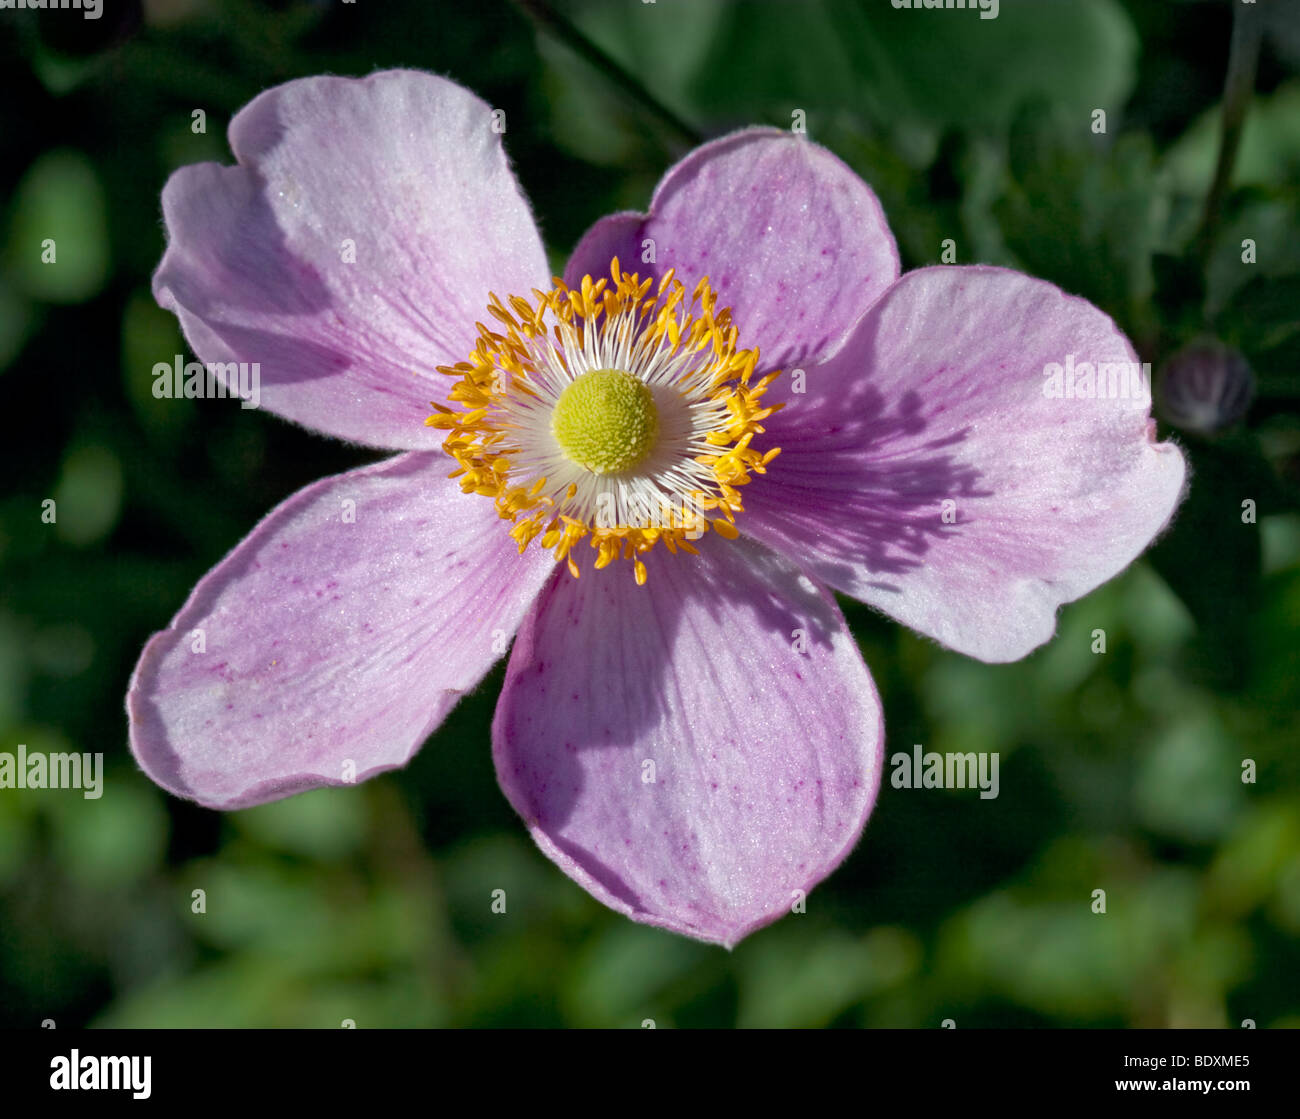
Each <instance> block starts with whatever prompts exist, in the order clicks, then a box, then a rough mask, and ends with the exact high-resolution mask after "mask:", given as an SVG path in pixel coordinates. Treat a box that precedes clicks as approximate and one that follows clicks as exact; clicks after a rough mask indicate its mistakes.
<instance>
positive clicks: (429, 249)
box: [153, 71, 549, 449]
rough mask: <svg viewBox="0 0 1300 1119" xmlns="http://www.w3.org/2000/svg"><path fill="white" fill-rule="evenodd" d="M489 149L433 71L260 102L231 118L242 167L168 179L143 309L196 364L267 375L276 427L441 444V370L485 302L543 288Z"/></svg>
mask: <svg viewBox="0 0 1300 1119" xmlns="http://www.w3.org/2000/svg"><path fill="white" fill-rule="evenodd" d="M500 141H501V137H500V135H499V134H498V132H497V131H495V130H494V129H493V118H492V110H491V109H490V108H489V106H488V105H486V104H485V103H484V102H482V101H480V100H479V99H478V98H477V97H475V96H474V95H473V94H471V93H469V92H468V91H467V90H464V89H462V88H461V87H460V86H458V85H456V84H455V83H453V82H449V81H447V80H446V79H445V78H439V77H435V76H434V75H432V74H421V73H416V72H413V71H388V72H385V73H378V74H373V75H371V76H370V77H368V78H364V79H354V78H335V77H319V78H304V79H302V80H300V81H293V82H288V83H286V84H285V85H281V86H277V87H276V88H274V89H271V90H268V91H267V92H265V93H263V94H262V95H261V96H259V97H257V98H256V99H255V100H253V101H252V102H250V103H249V104H248V105H247V106H245V108H244V109H242V110H241V111H240V112H239V113H238V115H236V117H235V118H234V120H233V121H231V124H230V146H231V148H232V150H233V151H234V153H235V157H236V158H237V159H238V160H239V165H238V166H235V167H222V166H219V165H217V164H215V163H202V164H196V165H194V166H191V167H183V168H181V169H180V170H179V171H177V172H176V173H175V174H174V175H173V176H172V177H171V179H170V180H169V181H168V183H167V186H166V188H165V189H164V191H163V216H164V218H165V220H166V224H167V231H168V237H169V242H168V246H167V251H166V253H165V255H164V256H163V259H162V263H161V264H160V265H159V266H158V271H157V273H156V274H155V275H154V281H153V284H154V295H155V297H156V298H157V300H158V302H159V303H160V304H161V305H162V306H163V307H165V308H168V309H170V310H173V311H175V312H176V314H177V317H178V318H179V319H180V321H181V326H182V328H183V329H184V331H185V336H186V338H187V339H188V340H189V342H190V345H191V346H192V347H193V349H194V352H195V353H196V354H197V355H198V356H199V358H200V359H201V360H202V361H204V362H223V363H224V362H236V361H237V362H248V363H252V362H257V363H259V364H260V367H261V369H260V373H261V403H262V405H264V406H265V407H266V408H268V409H269V410H271V411H272V412H275V413H276V414H278V415H280V416H284V417H285V418H287V419H290V420H293V421H294V422H296V423H300V424H304V425H305V426H307V427H310V428H314V429H316V430H318V431H322V432H325V433H326V434H329V435H336V436H339V437H341V438H344V439H351V440H355V441H357V442H360V443H366V444H370V445H372V446H378V447H391V448H396V449H408V448H409V449H425V448H431V447H434V446H436V445H438V443H439V442H440V440H441V438H442V436H441V434H440V433H438V432H436V431H432V430H430V429H428V428H426V427H424V426H423V422H424V418H425V417H426V416H427V415H428V413H429V408H428V405H429V402H430V401H431V400H438V401H442V400H444V399H445V397H446V393H447V390H448V388H449V387H450V385H451V379H450V378H448V377H444V376H442V375H440V374H438V373H436V372H435V366H437V365H439V364H450V363H453V362H457V361H464V360H465V358H466V357H467V355H468V354H469V352H470V350H471V349H472V348H473V346H474V344H475V341H476V338H477V336H476V333H475V329H474V324H475V322H476V321H477V320H480V319H485V318H487V299H488V292H489V290H490V289H491V290H495V291H497V292H498V293H499V294H502V295H503V296H504V295H505V294H506V293H509V292H523V293H525V294H526V293H527V292H528V291H530V290H531V289H532V288H533V287H536V286H538V285H539V284H540V285H542V286H546V284H547V279H548V276H549V272H548V270H547V265H546V257H545V254H544V253H543V251H542V245H541V241H540V239H539V237H538V234H537V229H536V226H535V225H534V224H533V219H532V216H531V214H530V212H529V209H528V203H527V202H526V201H525V200H524V198H523V196H522V194H520V191H519V186H518V184H517V183H516V182H515V178H514V175H513V174H512V173H511V171H510V167H509V165H508V163H507V162H506V157H505V153H504V152H503V151H502V148H501V142H500ZM351 257H354V258H355V259H354V260H353V261H352V262H349V258H351Z"/></svg>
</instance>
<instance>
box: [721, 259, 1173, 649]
mask: <svg viewBox="0 0 1300 1119" xmlns="http://www.w3.org/2000/svg"><path fill="white" fill-rule="evenodd" d="M1071 355H1072V358H1071ZM1069 360H1073V362H1075V363H1084V362H1087V363H1091V364H1092V365H1094V366H1098V365H1100V364H1101V363H1116V362H1124V363H1126V365H1127V363H1135V362H1137V357H1136V355H1135V354H1134V352H1133V348H1132V346H1131V345H1130V344H1129V342H1128V340H1127V339H1126V338H1125V337H1124V336H1123V335H1122V334H1121V333H1120V332H1119V330H1118V329H1117V328H1116V326H1115V324H1114V322H1112V321H1111V319H1110V318H1109V317H1107V316H1106V315H1105V314H1103V313H1102V312H1101V311H1099V310H1097V308H1096V307H1093V306H1092V305H1091V304H1089V303H1087V302H1085V301H1084V300H1082V299H1078V298H1075V297H1072V296H1068V295H1065V294H1064V293H1063V292H1061V291H1060V290H1059V289H1058V288H1056V287H1054V286H1052V285H1051V284H1048V283H1045V282H1043V281H1041V280H1035V279H1031V278H1030V277H1028V276H1024V275H1021V274H1020V273H1017V272H1009V271H1005V270H1003V269H999V268H986V267H970V268H955V267H946V268H945V267H938V268H923V269H920V270H918V271H916V272H910V273H908V274H907V275H906V276H904V277H903V278H902V279H901V280H900V281H899V282H898V283H897V284H896V285H895V286H894V287H893V288H892V289H891V290H890V291H889V292H888V293H887V294H886V295H885V296H884V298H882V299H881V300H880V302H879V303H877V304H876V305H875V307H873V308H872V310H871V311H870V312H869V313H868V314H867V315H866V316H865V317H864V319H863V321H862V323H861V324H860V325H859V326H858V328H857V330H856V331H855V332H854V334H853V336H852V337H851V338H850V339H849V341H848V343H847V344H846V345H845V347H844V348H843V350H842V351H840V353H838V354H837V355H836V356H835V357H833V358H832V359H831V360H829V361H828V362H827V363H825V364H824V365H822V366H818V367H810V368H809V369H808V370H807V375H806V382H805V384H804V389H805V391H804V392H803V393H799V392H798V391H797V387H798V386H797V385H796V384H795V383H794V381H793V379H787V378H782V379H781V380H780V381H778V383H777V385H778V387H776V388H774V389H773V391H772V393H771V397H772V399H780V398H783V399H784V400H785V401H786V404H787V406H786V408H785V409H784V410H783V411H781V412H779V413H778V414H777V415H776V416H774V417H772V419H771V421H770V422H769V423H768V433H767V435H766V436H764V437H763V439H764V442H763V444H762V445H763V446H780V447H781V448H782V451H781V454H780V455H779V456H778V457H777V458H776V459H775V460H774V461H773V462H772V463H771V465H770V466H769V468H768V473H767V475H766V476H765V477H763V478H761V479H759V480H757V481H755V482H754V483H753V484H751V485H749V486H747V487H746V488H745V490H744V502H745V510H746V511H745V513H744V514H743V515H742V516H741V518H739V519H738V525H739V527H740V528H741V529H742V530H743V531H745V532H746V533H749V534H751V535H753V536H754V537H756V538H757V539H759V540H762V541H764V542H766V543H767V544H769V545H770V546H771V547H774V548H777V549H778V550H780V551H782V552H784V553H785V554H786V555H788V556H790V557H792V558H794V559H795V560H796V561H797V562H799V563H801V564H802V565H804V567H805V568H806V569H807V570H809V571H811V572H813V573H815V574H816V575H817V576H818V577H819V578H821V579H824V580H825V581H826V582H828V583H830V584H831V585H832V586H834V587H836V588H837V589H839V590H841V591H844V592H846V593H847V594H851V595H853V596H855V597H857V598H860V599H862V600H864V601H866V602H868V603H870V604H872V605H873V606H876V607H879V608H880V609H881V610H884V611H885V612H886V613H888V614H890V615H892V616H893V617H895V618H897V619H898V620H899V621H901V622H904V623H905V624H907V625H909V626H912V627H913V628H914V629H917V630H920V631H921V632H922V633H924V634H927V635H929V636H930V637H933V638H935V639H936V640H938V641H940V642H942V643H943V644H945V645H947V646H949V647H951V648H953V649H956V650H958V651H960V652H963V653H968V654H970V655H971V656H974V657H979V658H980V659H982V660H986V661H1009V660H1016V659H1018V658H1020V657H1023V656H1024V655H1025V654H1026V653H1028V652H1030V651H1031V650H1032V649H1034V648H1036V647H1037V646H1039V645H1041V644H1042V643H1043V642H1045V641H1047V640H1048V639H1049V638H1050V637H1051V636H1052V633H1053V632H1054V630H1055V625H1056V618H1055V615H1056V610H1057V608H1058V607H1059V606H1060V605H1061V604H1062V603H1065V602H1070V601H1072V600H1074V599H1076V598H1079V597H1080V596H1081V595H1084V594H1086V593H1087V592H1088V591H1090V590H1092V589H1093V588H1094V587H1096V586H1097V585H1098V584H1100V583H1104V582H1105V581H1106V580H1107V579H1110V578H1111V577H1112V576H1114V575H1116V574H1118V573H1119V572H1120V571H1122V570H1123V569H1124V568H1125V567H1127V566H1128V565H1129V564H1130V563H1131V562H1132V561H1133V560H1134V558H1136V557H1137V555H1138V554H1139V553H1141V552H1142V550H1143V549H1145V548H1146V547H1147V545H1148V544H1150V543H1151V541H1152V539H1153V538H1154V537H1155V536H1156V535H1157V534H1158V533H1159V532H1160V530H1161V529H1162V528H1163V527H1164V526H1165V525H1166V523H1167V522H1168V521H1169V518H1170V517H1171V516H1172V514H1173V512H1174V509H1175V508H1176V507H1177V505H1178V502H1179V500H1180V498H1181V495H1182V491H1183V475H1184V463H1183V456H1182V454H1181V452H1180V451H1179V450H1178V448H1177V447H1175V446H1174V445H1172V444H1169V443H1157V442H1155V428H1154V424H1153V422H1152V421H1151V418H1150V406H1151V400H1150V391H1149V379H1148V380H1147V381H1146V382H1144V384H1143V386H1142V387H1141V388H1140V390H1139V391H1136V392H1133V391H1130V392H1129V395H1128V396H1127V397H1126V398H1119V397H1118V395H1116V396H1115V397H1110V395H1109V394H1110V392H1111V389H1110V373H1109V371H1108V372H1107V385H1106V391H1107V398H1103V399H1096V398H1094V399H1068V400H1066V399H1052V398H1050V397H1049V396H1048V395H1046V393H1045V384H1046V382H1047V381H1048V380H1049V378H1048V377H1046V376H1045V375H1044V370H1045V369H1046V368H1047V367H1048V366H1049V365H1050V364H1052V363H1056V364H1058V365H1061V366H1062V367H1064V366H1065V365H1066V363H1067V361H1069ZM1119 385H1120V382H1119V380H1118V378H1117V379H1116V389H1115V393H1116V394H1118V393H1119V392H1120V391H1122V390H1121V389H1120V387H1119ZM765 402H766V399H765ZM945 503H950V504H945Z"/></svg>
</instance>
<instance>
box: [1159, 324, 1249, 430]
mask: <svg viewBox="0 0 1300 1119" xmlns="http://www.w3.org/2000/svg"><path fill="white" fill-rule="evenodd" d="M1254 396H1255V377H1254V374H1253V373H1251V371H1250V365H1249V364H1248V363H1247V361H1246V359H1245V358H1244V357H1243V356H1242V354H1241V352H1240V351H1239V350H1235V349H1233V348H1232V347H1231V346H1227V345H1224V343H1222V342H1220V341H1219V340H1218V339H1215V338H1208V339H1198V340H1197V341H1195V342H1191V343H1189V344H1188V345H1186V346H1184V347H1183V348H1182V349H1181V350H1179V351H1178V352H1177V353H1176V354H1174V355H1173V357H1171V358H1170V359H1169V360H1168V361H1167V362H1165V365H1164V368H1163V369H1162V370H1161V372H1160V380H1159V382H1158V384H1157V386H1156V406H1157V407H1158V409H1159V411H1160V414H1161V416H1163V417H1164V418H1165V419H1166V420H1168V421H1169V422H1170V423H1171V424H1174V425H1175V426H1177V427H1181V428H1183V429H1185V430H1187V431H1195V432H1197V433H1199V434H1202V435H1209V434H1211V433H1213V432H1216V431H1221V430H1222V429H1223V428H1225V427H1228V426H1230V425H1231V424H1234V423H1236V422H1237V420H1239V419H1241V417H1242V416H1244V415H1245V414H1246V409H1247V408H1249V407H1250V402H1251V401H1252V400H1253V399H1254Z"/></svg>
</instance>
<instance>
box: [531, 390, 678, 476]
mask: <svg viewBox="0 0 1300 1119" xmlns="http://www.w3.org/2000/svg"><path fill="white" fill-rule="evenodd" d="M551 430H552V431H553V432H554V433H555V441H556V442H557V443H559V445H560V450H562V451H563V452H564V454H565V456H566V457H567V458H568V459H569V460H570V461H571V462H574V463H577V465H579V466H581V467H582V468H583V469H584V470H589V471H591V473H593V474H610V473H614V472H615V471H619V470H630V469H631V468H632V467H634V466H636V465H637V464H638V463H640V462H641V461H643V460H644V459H645V457H646V456H647V455H648V454H649V453H650V452H651V451H652V450H653V449H654V445H655V440H656V439H657V438H658V436H659V409H658V408H656V407H655V402H654V397H653V396H651V395H650V390H649V389H648V388H646V386H645V384H644V383H643V382H642V381H640V380H638V379H637V378H636V377H633V376H632V374H631V373H624V372H623V370H621V369H593V370H591V371H590V372H588V373H584V374H583V375H582V376H581V377H579V378H578V379H577V380H576V381H574V382H573V383H572V384H571V385H569V386H568V387H567V388H566V389H565V390H564V391H563V392H562V393H560V399H559V400H558V401H557V402H556V405H555V412H554V413H553V415H552V417H551Z"/></svg>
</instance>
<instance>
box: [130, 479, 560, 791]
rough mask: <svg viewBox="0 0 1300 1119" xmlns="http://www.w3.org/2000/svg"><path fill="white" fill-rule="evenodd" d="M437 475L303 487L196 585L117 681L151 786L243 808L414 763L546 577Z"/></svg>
mask: <svg viewBox="0 0 1300 1119" xmlns="http://www.w3.org/2000/svg"><path fill="white" fill-rule="evenodd" d="M447 465H448V460H447V458H446V457H445V456H444V455H441V454H409V455H401V456H398V457H397V458H393V459H389V460H388V461H387V462H382V463H379V464H377V465H374V466H367V467H364V468H362V469H360V470H354V471H351V472H350V473H347V474H340V475H338V476H336V477H333V478H326V479H324V480H322V481H320V482H316V483H314V484H313V485H310V486H308V487H307V488H306V489H304V490H301V491H299V492H298V493H297V494H295V495H294V496H293V497H291V498H289V499H288V500H287V501H285V502H284V503H283V504H282V505H280V506H279V507H278V508H277V509H275V510H274V511H273V512H272V513H271V514H270V515H268V516H267V517H266V518H265V519H264V520H263V521H262V522H261V523H260V524H259V525H258V526H257V527H256V528H255V529H254V530H253V531H252V533H251V534H250V535H249V536H248V537H247V538H246V539H245V540H244V541H243V542H242V543H240V544H239V545H238V546H237V547H236V548H235V549H234V551H232V552H231V553H230V555H228V556H227V557H226V558H225V559H224V560H222V561H221V563H219V564H218V565H217V566H216V567H215V568H213V569H212V571H210V572H209V573H208V574H207V575H206V576H205V577H204V578H203V579H202V580H201V581H200V582H199V584H198V586H197V587H195V589H194V592H193V593H192V594H191V595H190V599H189V601H188V602H187V603H186V604H185V606H184V607H183V608H182V609H181V612H180V613H179V614H178V615H177V616H176V618H175V619H174V620H173V621H172V623H171V625H170V627H169V628H168V629H166V630H164V631H163V632H161V633H158V634H155V635H154V637H153V638H152V639H151V640H150V642H149V644H148V645H147V646H146V647H145V650H144V653H143V654H142V655H141V657H140V663H139V664H138V665H137V666H136V670H135V674H134V676H133V677H132V680H131V690H130V693H129V695H128V696H127V711H128V713H129V715H130V724H131V726H130V730H131V749H132V751H133V752H134V754H135V757H136V760H137V761H138V762H139V763H140V765H141V766H142V767H143V769H144V771H145V772H146V773H147V774H148V775H149V776H150V777H152V778H153V779H154V780H155V781H156V782H157V783H158V784H160V785H161V786H163V788H165V789H168V790H169V791H171V792H173V793H175V794H176V795H177V796H183V797H189V798H191V799H193V800H197V801H199V802H200V803H201V804H205V805H208V806H209V807H212V808H241V807H244V806H247V805H251V804H259V803H261V802H264V801H268V800H275V799H276V798H278V797H283V796H288V795H289V794H290V793H296V792H301V791H302V790H304V789H310V788H316V787H318V786H321V785H340V784H348V783H350V782H351V781H352V780H361V779H363V778H366V777H370V776H372V775H373V774H376V773H380V772H382V771H383V770H387V769H393V768H395V767H397V766H401V765H404V764H405V763H406V762H407V761H409V760H410V758H411V756H412V754H414V753H415V751H416V750H417V749H418V748H419V746H420V745H421V743H423V741H424V740H425V738H426V737H428V735H429V734H430V733H432V731H433V730H434V728H436V727H437V726H438V724H439V723H440V722H442V720H443V718H444V717H445V716H446V714H447V712H448V711H450V710H451V708H452V707H453V706H454V705H455V704H456V701H457V700H458V699H459V698H460V697H461V696H462V695H463V694H464V693H465V692H467V691H469V690H470V689H472V688H473V687H474V686H475V685H476V684H477V683H478V681H479V680H480V679H481V678H482V676H483V674H484V673H485V672H486V671H487V670H488V668H489V667H491V665H492V663H493V662H494V661H496V660H497V659H498V658H499V657H500V656H501V655H502V654H503V653H504V652H505V648H506V644H507V642H508V641H509V639H510V636H511V635H512V634H513V633H514V631H515V629H516V627H517V626H518V624H519V622H520V619H521V618H522V617H523V615H524V613H525V611H527V609H528V608H529V606H530V604H531V603H532V602H533V600H534V599H535V597H536V595H537V592H538V590H539V588H540V587H541V586H542V585H543V583H544V582H545V580H546V578H547V576H548V574H549V573H550V571H551V570H552V569H553V568H554V561H553V557H551V556H549V555H548V554H546V553H543V552H541V551H540V550H539V549H530V551H529V553H528V554H527V555H525V556H520V555H519V554H518V550H517V547H516V545H515V544H514V542H513V541H512V540H511V539H510V537H509V536H508V534H507V532H506V526H505V524H504V522H502V521H501V520H500V519H499V518H498V516H497V514H496V511H495V509H494V507H493V504H492V502H490V501H488V500H486V499H485V498H482V497H478V496H476V495H472V494H471V495H465V494H462V493H461V492H460V488H459V486H458V485H457V484H456V483H455V482H452V481H450V480H449V479H448V478H447V477H446V474H447Z"/></svg>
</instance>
